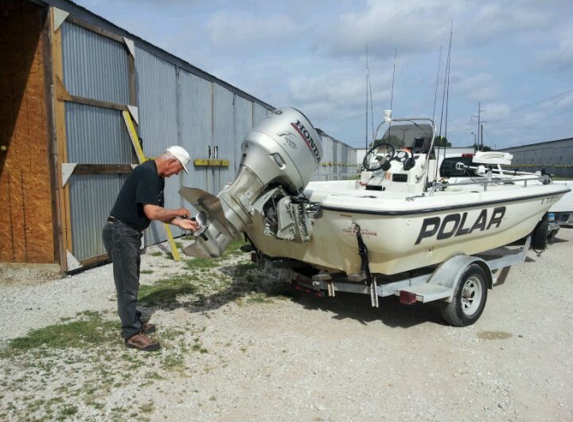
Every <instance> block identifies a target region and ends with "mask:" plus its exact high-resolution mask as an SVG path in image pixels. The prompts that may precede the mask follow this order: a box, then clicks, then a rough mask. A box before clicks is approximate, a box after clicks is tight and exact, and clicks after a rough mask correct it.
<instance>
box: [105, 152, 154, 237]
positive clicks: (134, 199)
mask: <svg viewBox="0 0 573 422" xmlns="http://www.w3.org/2000/svg"><path fill="white" fill-rule="evenodd" d="M164 188H165V179H164V178H163V177H160V176H159V174H157V165H156V164H155V161H153V160H149V161H146V162H145V163H143V164H140V165H138V166H137V167H136V168H134V169H133V171H132V172H131V174H130V175H129V176H128V177H127V180H126V181H125V183H124V184H123V186H122V188H121V190H120V191H119V195H118V196H117V199H116V200H115V205H114V206H113V208H112V209H111V213H110V215H112V216H114V217H115V218H117V219H118V220H121V221H123V222H124V223H125V224H127V225H129V226H131V227H133V228H135V229H138V230H144V229H146V228H147V227H148V226H149V224H150V223H151V220H150V219H149V218H147V216H146V215H145V213H144V212H143V206H144V205H148V204H150V205H159V206H160V207H163V204H164V198H163V189H164Z"/></svg>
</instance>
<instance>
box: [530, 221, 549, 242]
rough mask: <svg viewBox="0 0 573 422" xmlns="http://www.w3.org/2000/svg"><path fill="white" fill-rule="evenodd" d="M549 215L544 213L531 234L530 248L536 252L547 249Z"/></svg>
mask: <svg viewBox="0 0 573 422" xmlns="http://www.w3.org/2000/svg"><path fill="white" fill-rule="evenodd" d="M548 232H549V214H548V213H545V215H544V216H543V218H542V219H541V220H540V221H539V223H537V226H535V229H533V232H532V233H531V247H532V248H533V249H535V250H538V251H543V250H545V248H546V247H547V238H548V236H549V233H548Z"/></svg>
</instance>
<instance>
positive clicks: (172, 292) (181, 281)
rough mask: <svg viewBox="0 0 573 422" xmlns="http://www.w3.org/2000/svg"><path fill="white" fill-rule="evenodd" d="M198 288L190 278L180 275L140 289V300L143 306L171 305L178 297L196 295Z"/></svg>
mask: <svg viewBox="0 0 573 422" xmlns="http://www.w3.org/2000/svg"><path fill="white" fill-rule="evenodd" d="M196 291H197V287H196V286H195V285H193V284H191V283H190V281H189V277H188V276H187V275H184V274H178V275H175V276H173V277H171V278H164V279H161V280H158V281H157V282H156V283H155V284H153V285H151V286H147V285H142V286H140V287H139V296H138V300H139V302H140V303H141V304H142V305H148V306H157V305H170V304H172V303H174V302H175V301H176V300H177V297H178V296H182V295H188V294H192V293H195V292H196Z"/></svg>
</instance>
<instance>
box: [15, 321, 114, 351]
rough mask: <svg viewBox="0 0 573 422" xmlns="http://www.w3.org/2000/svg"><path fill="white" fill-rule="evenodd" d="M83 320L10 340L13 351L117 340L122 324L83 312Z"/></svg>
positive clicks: (88, 345)
mask: <svg viewBox="0 0 573 422" xmlns="http://www.w3.org/2000/svg"><path fill="white" fill-rule="evenodd" d="M80 317H81V318H82V319H81V320H79V321H72V322H66V323H64V324H57V325H49V326H47V327H44V328H40V329H38V330H32V331H30V332H29V333H28V335H26V336H24V337H18V338H15V339H13V340H12V341H10V343H9V346H8V347H9V349H10V350H12V351H20V352H25V351H28V350H31V349H38V348H40V347H44V348H48V349H64V348H86V347H92V346H93V345H100V344H102V343H105V342H115V341H117V332H118V329H119V323H117V322H115V321H114V322H112V321H104V320H103V319H102V317H101V315H100V314H99V313H97V312H83V313H82V314H80Z"/></svg>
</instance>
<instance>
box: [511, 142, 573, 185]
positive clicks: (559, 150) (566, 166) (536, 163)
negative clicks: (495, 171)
mask: <svg viewBox="0 0 573 422" xmlns="http://www.w3.org/2000/svg"><path fill="white" fill-rule="evenodd" d="M502 151H505V152H509V153H510V154H513V161H512V166H511V167H512V168H514V167H515V168H518V169H519V170H523V171H542V170H543V169H545V172H546V173H549V174H552V175H554V176H557V177H560V178H567V179H573V138H565V139H559V140H556V141H548V142H540V143H538V144H530V145H523V146H520V147H512V148H505V149H503V150H502Z"/></svg>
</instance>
